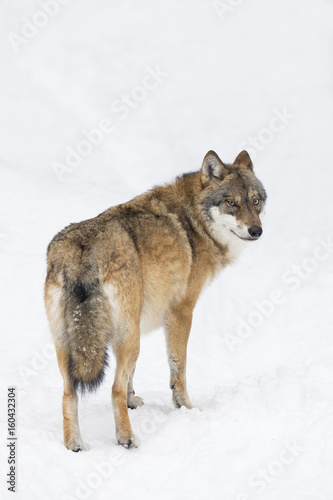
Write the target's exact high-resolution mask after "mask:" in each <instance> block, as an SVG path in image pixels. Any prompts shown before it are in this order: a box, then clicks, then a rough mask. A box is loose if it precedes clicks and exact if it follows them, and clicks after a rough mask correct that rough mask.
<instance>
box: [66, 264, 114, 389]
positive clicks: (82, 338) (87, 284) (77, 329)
mask: <svg viewBox="0 0 333 500" xmlns="http://www.w3.org/2000/svg"><path fill="white" fill-rule="evenodd" d="M64 306H65V307H64V314H65V328H66V330H67V339H68V344H69V345H68V347H69V353H70V354H69V361H68V374H69V377H70V381H71V383H72V385H73V387H74V388H75V389H78V390H80V391H81V392H82V393H84V392H86V391H92V390H95V389H97V387H98V386H99V384H100V383H101V382H102V380H103V378H104V373H105V368H106V366H107V365H108V354H107V344H108V337H109V335H110V306H109V302H108V300H107V298H106V296H105V294H104V293H103V290H102V287H101V284H100V282H99V280H98V279H97V278H91V277H89V275H88V273H87V274H86V275H85V276H84V277H82V276H81V278H80V279H75V278H69V277H67V278H66V280H65V301H64Z"/></svg>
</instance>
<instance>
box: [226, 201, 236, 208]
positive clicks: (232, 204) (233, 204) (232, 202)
mask: <svg viewBox="0 0 333 500" xmlns="http://www.w3.org/2000/svg"><path fill="white" fill-rule="evenodd" d="M227 203H228V205H229V207H235V206H236V203H235V202H234V201H232V200H228V201H227Z"/></svg>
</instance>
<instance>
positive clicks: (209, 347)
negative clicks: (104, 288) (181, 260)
mask: <svg viewBox="0 0 333 500" xmlns="http://www.w3.org/2000/svg"><path fill="white" fill-rule="evenodd" d="M60 4H61V5H60ZM52 5H53V7H52ZM47 6H48V7H47ZM52 8H53V11H52ZM47 9H49V10H47ZM47 11H48V12H52V15H51V14H45V12H47ZM41 12H42V14H41ZM43 12H44V14H43ZM332 16H333V2H332V0H318V1H317V2H313V1H310V0H280V1H279V2H267V1H264V0H251V1H243V2H241V1H234V0H223V1H222V0H221V1H220V2H217V1H215V2H214V1H209V0H208V1H200V0H195V1H194V0H192V1H190V0H183V1H182V2H179V1H178V2H177V1H176V0H169V1H168V2H153V0H143V1H141V2H134V1H122V2H120V1H111V2H110V1H107V0H97V1H94V2H91V1H88V0H80V1H79V0H70V1H68V2H66V1H64V0H63V1H62V2H60V0H59V1H58V2H57V0H39V1H38V2H36V1H33V0H25V1H23V0H16V1H15V2H12V1H11V0H3V2H2V3H1V5H0V30H1V46H0V60H1V65H0V72H1V79H0V89H1V91H0V109H1V113H0V138H1V139H0V172H1V174H0V175H1V183H0V196H1V198H0V200H1V203H0V211H1V212H0V257H1V258H0V263H1V280H0V298H1V337H2V346H1V350H0V370H1V391H0V392H1V412H0V425H1V439H0V461H1V468H0V471H1V473H0V476H1V477H0V491H1V494H0V496H1V498H7V495H6V493H7V494H8V498H11V497H10V495H11V493H10V492H7V485H6V480H7V478H6V474H7V472H8V470H9V469H8V468H9V465H8V463H7V456H8V448H7V447H6V444H7V440H6V438H7V410H6V408H7V388H8V387H11V386H16V388H17V404H18V414H17V426H18V442H17V461H18V463H17V493H16V497H15V498H18V499H20V500H21V499H22V500H30V499H31V500H32V499H33V500H39V499H43V500H45V499H52V500H53V499H56V500H66V499H67V500H68V499H73V498H77V499H85V498H87V499H89V498H91V499H94V500H95V499H97V500H104V499H117V500H122V499H127V498H132V497H134V498H138V499H150V498H151V499H154V500H155V499H159V500H187V499H188V500H206V499H209V500H257V499H259V498H264V499H265V500H332V498H333V479H332V467H333V331H332V320H333V318H332V298H333V296H332V295H333V293H332V286H333V227H332V209H333V203H332V195H331V192H332V181H333V174H332V152H331V147H332V146H331V142H332V125H333V124H332V103H333V99H332V98H333V95H332V83H333V82H332V77H333V72H332V42H333V31H332ZM32 21H33V22H34V23H35V25H36V24H37V25H38V26H39V27H37V28H36V26H35V27H34V25H33V24H29V22H30V23H31V22H32ZM10 33H12V34H11V35H8V34H10ZM13 33H15V34H16V38H15V36H14V35H13ZM22 33H23V35H22ZM17 35H19V36H21V37H23V38H21V39H19V38H17ZM13 40H16V41H13ZM18 40H19V41H18ZM22 40H23V41H22ZM15 44H16V48H17V51H15V50H14V45H15ZM17 44H18V46H17ZM128 96H130V97H128ZM128 99H130V100H128ZM250 137H252V139H250ZM87 138H90V139H89V140H90V142H87V140H88V139H87ZM82 141H85V142H82ZM244 148H246V149H247V150H248V151H249V152H250V154H251V155H252V159H253V160H254V166H255V171H256V173H257V175H258V177H259V178H260V179H261V180H262V182H263V184H264V186H265V188H266V190H267V193H268V204H267V215H266V217H265V221H264V235H263V237H262V239H261V240H260V241H258V242H256V243H251V244H249V246H248V248H247V249H246V250H245V251H244V253H243V254H242V255H241V257H240V259H239V260H238V261H237V262H236V263H235V264H234V265H233V266H232V267H230V268H228V269H227V270H225V271H224V272H223V273H222V274H221V275H220V277H219V278H218V279H217V280H215V281H214V283H212V284H211V285H210V286H209V287H208V288H207V289H206V290H205V292H204V293H203V295H202V297H201V299H200V301H199V303H198V305H197V308H196V310H195V314H194V322H193V327H192V333H191V336H190V341H189V348H188V370H187V379H188V390H189V394H190V396H191V398H192V402H193V404H195V405H196V406H198V407H200V408H201V409H202V411H199V409H194V410H191V411H188V410H186V409H184V408H181V409H180V410H177V409H174V408H173V406H172V401H171V391H170V389H169V387H168V384H169V372H168V366H167V359H166V352H165V341H164V337H163V333H162V331H160V330H158V331H157V332H155V333H153V334H151V335H149V336H148V337H144V338H143V339H142V343H141V353H140V357H139V361H138V365H137V370H136V376H135V379H134V387H135V390H136V393H137V395H139V396H141V397H143V399H144V402H145V405H144V406H142V407H139V408H137V409H136V410H130V412H129V413H130V419H131V422H132V426H133V429H134V432H135V433H136V435H137V436H138V438H139V439H140V441H141V445H140V447H139V448H137V449H135V450H126V449H124V448H121V447H119V446H117V444H116V440H115V430H114V421H113V414H112V407H111V391H110V388H111V385H112V379H113V372H114V358H113V357H112V356H111V360H110V368H109V369H108V372H107V376H106V379H105V382H104V383H103V385H102V387H101V388H100V389H99V391H98V392H97V393H96V394H92V395H88V396H86V397H85V398H84V399H83V400H82V401H80V410H79V411H80V426H81V431H82V436H83V439H84V440H85V441H86V442H87V443H88V444H89V446H90V450H89V451H85V452H82V453H72V452H70V451H68V450H66V449H65V447H64V446H63V444H62V417H61V397H62V379H61V375H60V373H59V369H58V366H57V362H56V359H55V353H54V348H53V344H52V340H51V336H50V333H49V329H48V325H47V321H46V316H45V312H44V306H43V282H44V279H45V267H46V266H45V263H46V258H45V255H46V247H47V244H48V243H49V241H50V240H51V238H52V237H53V236H54V234H55V233H56V232H58V231H59V230H60V229H62V228H63V227H64V226H65V225H67V224H69V223H70V222H75V221H80V220H83V219H86V218H89V217H93V216H95V215H97V214H98V213H100V212H102V211H103V210H105V209H106V208H108V207H109V206H111V205H115V204H118V203H120V202H122V201H126V200H128V199H130V198H131V197H133V196H135V195H136V194H140V193H141V192H142V191H144V190H146V189H148V188H150V187H151V186H153V185H155V184H159V183H163V182H165V181H167V180H170V179H172V178H173V177H175V176H176V175H179V174H180V173H182V172H185V171H191V170H195V169H198V168H200V165H201V161H202V159H203V157H204V155H205V154H206V152H207V151H208V150H209V149H214V150H216V152H217V153H218V154H219V155H220V156H221V158H222V159H223V160H225V161H227V162H228V161H233V159H234V158H235V157H236V156H237V154H238V153H239V152H240V150H241V149H244ZM77 150H79V152H78V151H77ZM66 156H67V164H66ZM60 164H63V165H65V168H64V167H63V166H61V165H60ZM59 165H60V166H59Z"/></svg>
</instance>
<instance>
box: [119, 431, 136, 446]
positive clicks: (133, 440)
mask: <svg viewBox="0 0 333 500" xmlns="http://www.w3.org/2000/svg"><path fill="white" fill-rule="evenodd" d="M118 444H121V445H122V446H123V447H124V448H127V449H129V448H137V447H138V446H139V444H140V440H139V438H137V437H136V436H135V435H134V434H133V436H132V437H130V438H129V439H127V440H125V441H123V440H122V439H118Z"/></svg>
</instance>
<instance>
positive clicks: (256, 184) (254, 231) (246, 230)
mask: <svg viewBox="0 0 333 500" xmlns="http://www.w3.org/2000/svg"><path fill="white" fill-rule="evenodd" d="M201 182H202V186H203V191H202V193H201V209H202V213H203V216H204V219H205V221H206V224H207V226H208V229H209V231H210V232H211V233H212V234H213V236H214V237H215V238H216V239H217V240H218V241H220V243H222V244H230V243H235V240H237V239H238V240H243V241H254V240H257V239H258V238H260V236H261V234H262V232H263V230H262V224H261V220H260V214H261V213H262V211H263V208H264V205H265V202H266V198H267V196H266V192H265V189H264V188H263V185H262V184H261V182H260V181H259V180H258V179H257V178H256V176H255V174H254V172H253V165H252V161H251V158H250V156H249V154H248V153H247V152H246V151H242V152H241V153H240V154H239V155H238V156H237V158H236V159H235V161H234V163H233V164H232V165H226V164H224V163H223V162H222V161H221V160H220V158H219V157H218V156H217V154H216V153H215V152H214V151H209V152H208V153H207V154H206V156H205V158H204V160H203V164H202V168H201Z"/></svg>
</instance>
